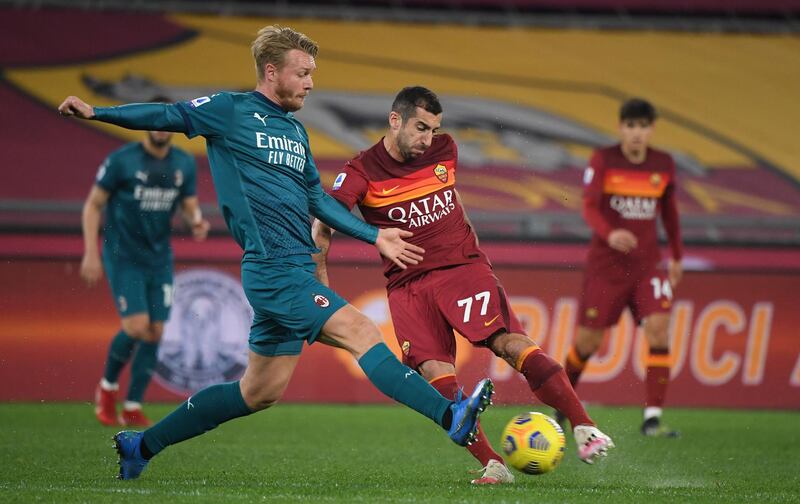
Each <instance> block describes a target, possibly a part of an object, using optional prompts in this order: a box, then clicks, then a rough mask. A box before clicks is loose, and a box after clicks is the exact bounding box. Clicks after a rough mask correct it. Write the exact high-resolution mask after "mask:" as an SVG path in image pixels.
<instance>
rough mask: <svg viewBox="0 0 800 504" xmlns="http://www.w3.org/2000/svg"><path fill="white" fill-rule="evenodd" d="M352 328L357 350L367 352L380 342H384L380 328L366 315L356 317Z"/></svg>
mask: <svg viewBox="0 0 800 504" xmlns="http://www.w3.org/2000/svg"><path fill="white" fill-rule="evenodd" d="M351 329H352V331H353V335H354V336H355V341H356V345H355V346H356V347H357V348H356V350H357V351H358V350H360V351H361V352H362V353H363V352H366V351H367V350H369V349H370V348H372V347H373V346H375V345H377V344H378V343H381V342H383V338H382V337H381V331H380V329H378V326H376V325H375V323H374V322H373V321H372V320H370V319H369V318H367V316H366V315H361V316H359V317H356V318H355V320H353V324H352V328H351Z"/></svg>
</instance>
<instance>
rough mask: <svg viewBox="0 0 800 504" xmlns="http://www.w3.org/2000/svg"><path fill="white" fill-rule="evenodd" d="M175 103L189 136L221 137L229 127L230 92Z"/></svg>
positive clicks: (230, 113) (230, 116) (231, 104)
mask: <svg viewBox="0 0 800 504" xmlns="http://www.w3.org/2000/svg"><path fill="white" fill-rule="evenodd" d="M177 105H178V109H179V111H180V113H181V116H182V117H183V121H184V123H185V124H186V136H187V137H189V138H194V137H196V136H198V135H201V136H205V137H223V136H225V133H226V132H227V131H229V129H230V124H231V119H232V118H233V96H232V95H231V94H230V93H217V94H214V95H211V96H201V97H199V98H195V99H194V100H189V101H186V102H179V103H178V104H177Z"/></svg>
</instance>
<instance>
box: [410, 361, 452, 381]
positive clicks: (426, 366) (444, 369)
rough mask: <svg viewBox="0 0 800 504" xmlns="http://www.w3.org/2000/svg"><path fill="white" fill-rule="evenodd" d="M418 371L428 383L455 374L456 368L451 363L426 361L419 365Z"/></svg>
mask: <svg viewBox="0 0 800 504" xmlns="http://www.w3.org/2000/svg"><path fill="white" fill-rule="evenodd" d="M417 371H419V374H420V375H422V377H423V378H425V379H426V380H427V381H431V380H433V379H436V378H439V377H441V376H445V375H449V374H455V372H456V368H455V366H454V365H452V364H451V363H449V362H442V361H437V360H426V361H425V362H423V363H422V364H420V365H419V368H418V369H417Z"/></svg>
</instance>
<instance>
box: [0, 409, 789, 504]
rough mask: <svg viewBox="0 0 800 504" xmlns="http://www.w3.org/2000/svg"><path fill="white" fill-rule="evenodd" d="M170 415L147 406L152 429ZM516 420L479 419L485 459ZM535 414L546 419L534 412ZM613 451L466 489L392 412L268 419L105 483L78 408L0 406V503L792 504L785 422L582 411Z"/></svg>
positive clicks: (107, 431)
mask: <svg viewBox="0 0 800 504" xmlns="http://www.w3.org/2000/svg"><path fill="white" fill-rule="evenodd" d="M171 409H172V407H171V406H166V405H155V406H150V407H149V409H148V412H149V413H150V414H151V416H153V417H156V418H158V417H160V416H162V415H165V414H166V413H168V412H169V411H170V410H171ZM521 411H523V408H522V407H519V406H517V407H493V408H491V409H490V410H489V411H487V412H486V413H485V415H484V420H483V424H484V427H485V429H486V432H487V434H488V436H489V438H490V440H491V441H492V443H493V444H494V445H495V447H496V448H497V447H498V445H499V441H498V438H499V437H500V431H501V430H502V427H503V425H504V424H505V422H506V421H508V420H509V419H510V418H511V417H512V416H513V415H514V414H516V413H519V412H521ZM540 411H543V412H545V413H547V412H548V411H547V410H541V409H540ZM589 411H590V413H591V414H592V415H593V417H594V418H595V420H596V421H598V422H599V423H600V425H601V426H602V427H603V429H604V430H605V431H606V432H608V433H609V434H610V435H611V436H612V437H613V438H614V440H615V441H616V443H617V448H616V449H615V450H613V451H612V452H611V454H610V455H609V457H608V458H607V459H605V460H603V461H601V462H600V463H599V464H597V465H595V466H589V465H586V464H583V463H582V462H580V461H579V460H578V459H577V457H576V456H575V446H574V443H573V440H572V437H571V436H570V435H568V436H567V439H568V443H567V454H566V456H565V457H564V461H563V462H562V463H561V465H560V466H559V467H558V468H557V469H556V471H554V472H553V473H550V474H546V475H543V476H526V475H523V474H520V473H516V476H517V482H516V483H515V484H514V485H506V486H502V487H477V488H476V487H473V486H471V485H470V484H469V481H470V479H471V478H472V477H474V475H470V474H468V473H467V470H468V469H475V468H477V463H476V462H475V461H474V459H472V457H470V456H469V454H468V453H467V452H466V451H465V450H463V449H461V448H459V447H457V446H455V445H453V444H452V443H451V442H450V441H449V440H448V439H447V438H446V436H445V435H444V433H443V432H441V431H440V430H439V429H438V428H437V427H436V426H435V425H434V424H433V423H431V422H430V421H428V420H427V419H425V418H423V417H420V416H418V415H415V414H414V413H413V412H411V411H408V410H406V409H404V408H401V407H398V406H349V405H291V404H289V405H285V404H282V405H279V406H277V407H275V408H274V409H272V410H269V411H266V412H262V413H259V414H256V415H253V416H250V417H248V418H244V419H239V420H235V421H233V422H230V423H228V424H225V425H223V426H222V427H220V428H218V429H217V430H215V431H213V432H210V433H208V434H206V435H204V436H202V437H199V438H195V439H193V440H190V441H187V442H185V443H182V444H180V445H178V446H174V447H171V448H169V449H167V450H166V451H165V452H163V453H162V454H160V455H159V456H158V457H156V458H155V459H154V460H153V462H151V464H150V466H149V467H148V468H147V470H146V471H145V472H144V474H143V476H142V478H141V479H139V480H137V481H118V480H116V479H114V477H115V475H116V473H117V466H116V455H115V452H114V451H113V450H112V449H111V444H112V443H111V436H112V435H113V434H114V433H115V432H116V431H117V430H118V429H114V428H105V427H101V426H99V425H98V424H97V423H96V421H95V420H94V418H93V415H92V407H91V406H90V405H89V404H58V403H56V404H0V468H1V469H2V470H0V502H4V503H7V502H26V503H27V502H58V503H66V502H115V503H120V502H170V503H178V502H192V503H198V502H214V503H217V502H324V503H327V502H397V503H416V502H476V503H478V502H480V503H485V502H490V503H506V502H507V503H510V502H535V503H537V504H538V503H545V502H570V503H572V502H592V503H594V502H614V503H624V502H636V503H641V502H646V503H648V504H650V503H653V502H670V503H676V502H688V501H692V502H749V503H764V502H800V415H799V414H798V413H797V412H775V411H728V410H697V409H670V410H668V411H667V415H668V417H667V418H668V420H669V423H670V424H671V425H672V426H674V427H677V428H679V429H680V430H681V431H682V433H683V436H682V437H681V438H680V439H674V440H673V439H645V438H643V437H642V436H641V435H640V434H639V432H638V427H639V420H640V414H641V413H640V410H639V409H638V408H610V407H604V408H602V407H590V409H589Z"/></svg>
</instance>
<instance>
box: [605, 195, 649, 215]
mask: <svg viewBox="0 0 800 504" xmlns="http://www.w3.org/2000/svg"><path fill="white" fill-rule="evenodd" d="M610 204H611V208H613V209H614V210H616V211H617V212H619V214H620V215H621V216H622V218H623V219H628V220H653V219H655V217H656V207H657V206H658V200H656V199H655V198H642V197H641V196H612V197H611V202H610Z"/></svg>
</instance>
